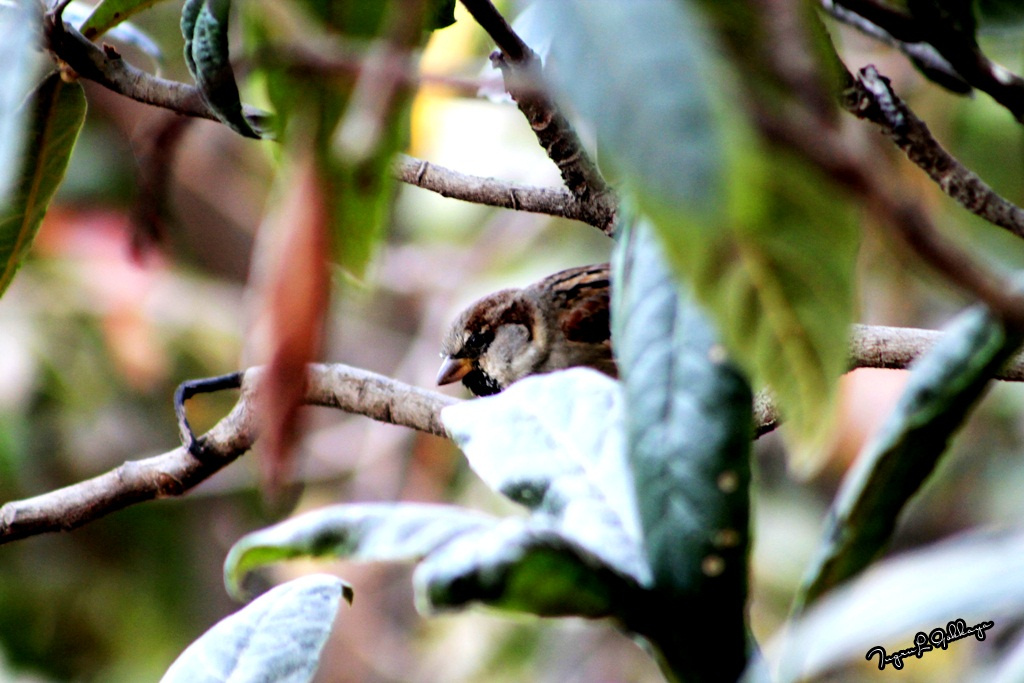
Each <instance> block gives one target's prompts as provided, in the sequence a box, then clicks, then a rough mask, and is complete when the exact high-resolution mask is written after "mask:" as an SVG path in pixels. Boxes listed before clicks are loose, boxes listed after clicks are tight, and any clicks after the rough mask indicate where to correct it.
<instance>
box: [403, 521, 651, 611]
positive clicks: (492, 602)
mask: <svg viewBox="0 0 1024 683" xmlns="http://www.w3.org/2000/svg"><path fill="white" fill-rule="evenodd" d="M414 582H415V585H416V594H417V600H418V603H419V605H420V609H421V611H428V610H436V609H453V608H460V607H464V606H466V605H468V604H471V603H483V604H485V605H489V606H491V607H498V608H500V609H504V610H510V611H517V612H525V613H529V614H536V615H538V616H548V617H554V616H582V617H589V618H598V617H607V616H621V615H622V614H623V613H624V612H626V611H628V609H629V605H630V603H631V602H634V601H636V598H637V596H638V594H639V587H638V586H637V584H636V582H635V581H633V579H632V578H630V577H626V576H623V575H622V574H620V573H618V572H616V571H614V570H613V569H611V568H610V567H608V566H607V565H606V564H605V563H604V562H603V560H601V559H599V558H598V557H596V556H595V555H593V554H592V553H591V552H589V551H588V550H587V549H585V548H582V547H581V546H579V545H578V544H576V543H575V542H573V541H572V540H571V539H568V538H566V537H565V536H564V535H562V534H561V533H560V530H558V529H555V528H552V527H548V526H546V525H545V524H544V523H543V520H542V519H541V518H538V517H536V516H535V517H532V518H531V519H530V520H528V521H526V522H525V523H524V522H523V521H522V520H518V519H508V520H505V521H504V522H502V523H501V524H498V525H496V526H494V527H492V528H489V529H486V530H481V531H477V532H470V533H467V534H464V535H462V536H460V537H458V538H456V539H455V540H453V541H452V542H451V543H449V544H448V545H446V546H444V547H442V548H440V549H439V550H438V551H437V552H435V553H433V554H431V555H430V556H428V557H427V558H426V559H425V560H424V561H423V562H422V563H421V564H420V566H419V567H417V568H416V573H415V575H414Z"/></svg>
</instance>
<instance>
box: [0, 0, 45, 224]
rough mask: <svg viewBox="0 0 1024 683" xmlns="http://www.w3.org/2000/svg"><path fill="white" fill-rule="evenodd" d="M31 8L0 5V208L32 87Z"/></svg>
mask: <svg viewBox="0 0 1024 683" xmlns="http://www.w3.org/2000/svg"><path fill="white" fill-rule="evenodd" d="M34 5H35V3H34V2H31V0H19V1H18V2H15V3H14V4H12V5H9V6H8V5H0V35H2V36H3V37H4V39H3V40H2V41H0V64H3V65H4V67H3V68H2V69H0V207H2V206H3V205H4V202H5V201H6V199H7V195H8V193H9V192H10V190H11V187H12V186H13V184H14V182H15V180H16V179H17V173H18V169H19V164H18V161H19V159H20V156H21V149H22V143H23V142H24V139H25V135H24V132H23V120H24V116H25V109H24V107H22V106H21V105H22V103H23V101H24V98H25V95H26V94H27V93H28V91H29V89H30V88H31V87H32V81H33V78H32V76H33V73H34V68H33V67H34V66H35V61H34V59H33V56H34V54H35V32H36V30H38V26H39V14H38V12H33V8H34Z"/></svg>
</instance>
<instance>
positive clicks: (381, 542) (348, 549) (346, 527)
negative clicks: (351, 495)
mask: <svg viewBox="0 0 1024 683" xmlns="http://www.w3.org/2000/svg"><path fill="white" fill-rule="evenodd" d="M494 522H495V520H494V518H493V517H488V516H486V515H481V514H477V513H473V512H470V511H468V510H463V509H460V508H455V507H450V506H442V505H423V504H417V503H403V504H401V505H385V504H360V505H336V506H332V507H326V508H322V509H320V510H315V511H313V512H308V513H306V514H304V515H300V516H298V517H295V518H293V519H289V520H287V521H284V522H281V523H280V524H276V525H274V526H271V527H268V528H266V529H262V530H260V531H255V532H253V533H251V534H248V535H246V536H243V537H242V538H241V540H239V541H238V542H237V543H235V545H234V546H233V547H232V548H231V551H230V552H229V553H228V556H227V559H226V560H225V561H224V583H225V585H226V586H227V587H228V592H229V593H231V594H232V595H234V596H240V595H241V593H242V591H241V590H240V585H241V581H242V579H243V578H244V576H245V574H246V573H247V572H249V571H252V570H253V569H255V568H257V567H261V566H263V565H267V564H271V563H273V562H279V561H281V560H286V559H294V558H297V557H349V558H352V559H356V560H369V561H375V562H376V561H397V560H403V561H407V560H419V559H421V558H422V557H424V556H425V555H427V554H428V553H430V552H432V551H434V550H436V549H437V548H438V547H440V546H442V545H444V544H445V543H448V542H449V541H451V540H452V539H453V538H455V537H456V536H459V535H461V534H465V533H467V532H469V531H473V530H477V529H480V528H483V527H486V526H490V525H492V524H494Z"/></svg>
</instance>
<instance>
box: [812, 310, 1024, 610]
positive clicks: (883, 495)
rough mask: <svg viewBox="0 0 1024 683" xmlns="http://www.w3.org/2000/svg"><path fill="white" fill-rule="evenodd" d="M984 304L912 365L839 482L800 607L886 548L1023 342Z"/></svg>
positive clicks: (951, 328) (846, 577) (956, 322)
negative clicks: (903, 516) (874, 433)
mask: <svg viewBox="0 0 1024 683" xmlns="http://www.w3.org/2000/svg"><path fill="white" fill-rule="evenodd" d="M1020 344H1021V336H1020V335H1018V334H1013V335H1009V334H1007V332H1006V330H1005V328H1004V327H1003V325H1002V323H1000V322H999V321H998V320H997V319H995V318H994V317H993V316H992V315H991V314H989V313H988V312H987V311H986V310H985V309H983V308H981V307H975V308H972V309H969V310H968V311H966V312H965V313H964V314H963V315H961V316H960V317H959V318H957V320H956V321H955V322H954V323H953V324H952V325H951V326H950V328H949V330H948V331H947V332H946V334H945V335H944V336H943V337H942V339H941V340H939V342H938V343H937V344H936V345H935V347H934V348H932V349H931V350H930V351H929V352H928V353H927V354H926V355H925V356H923V357H922V358H921V359H920V360H919V361H917V362H916V363H915V364H914V366H913V372H912V373H911V375H910V380H909V382H908V383H907V388H906V389H905V390H904V392H903V396H902V397H901V398H900V402H899V404H898V405H897V406H896V408H895V410H894V411H893V413H892V415H891V416H890V417H889V419H888V420H887V421H886V423H885V425H884V426H883V427H882V429H881V431H880V432H879V435H878V436H877V437H876V438H875V439H874V440H873V441H872V442H871V443H870V444H869V445H868V446H867V447H866V448H865V449H864V452H862V453H861V454H860V457H859V458H858V459H857V462H856V464H855V465H854V466H853V467H852V468H851V469H850V471H849V472H848V473H847V475H846V477H845V478H844V480H843V484H842V487H841V488H840V490H839V493H838V494H837V495H836V499H835V501H834V502H833V504H832V509H831V511H830V513H829V518H828V525H827V529H826V532H825V540H824V542H823V544H822V547H821V549H820V551H819V554H818V557H817V558H816V560H815V562H814V563H813V564H812V565H811V567H810V568H809V570H808V573H807V577H806V579H805V582H804V587H803V590H802V592H801V597H800V598H799V599H798V609H799V608H800V606H802V605H803V604H805V603H810V602H813V601H814V600H815V599H816V598H817V597H818V596H820V595H821V594H822V593H824V592H825V591H826V590H828V589H830V588H832V587H834V586H836V585H837V584H839V583H841V582H842V581H844V580H846V579H848V578H849V577H851V576H853V575H854V574H856V573H857V572H859V571H861V570H862V569H864V568H865V567H866V566H867V565H868V564H869V563H870V562H871V561H872V560H874V559H875V557H877V556H878V554H879V553H881V552H882V550H884V548H885V547H886V545H887V544H888V542H889V538H890V537H891V536H892V532H893V529H894V528H895V527H896V522H897V520H898V518H899V514H900V512H901V511H902V510H903V508H904V507H905V506H906V504H907V502H908V501H909V500H910V499H911V498H912V497H913V496H914V494H915V493H916V492H917V490H918V489H919V488H920V487H921V485H922V484H923V483H924V482H925V480H926V479H927V478H928V477H929V475H931V473H932V472H933V471H934V470H935V468H936V466H937V465H938V463H939V460H940V458H941V456H942V454H943V453H944V452H945V450H946V447H947V445H948V443H949V440H950V438H951V437H952V436H953V434H954V433H955V432H956V431H957V430H958V429H959V428H960V426H961V425H962V424H963V423H964V421H965V420H966V419H967V417H968V415H970V412H971V410H972V409H973V408H974V406H975V405H976V404H977V402H978V401H979V400H980V399H981V397H982V395H983V394H984V391H985V388H986V386H987V385H988V381H989V379H990V378H991V377H992V375H993V373H995V372H996V371H997V370H998V369H999V368H1000V367H1001V366H1002V365H1003V364H1004V363H1005V362H1006V360H1007V359H1008V358H1009V357H1010V356H1011V355H1012V354H1013V352H1014V351H1015V350H1016V349H1017V348H1018V347H1019V346H1020Z"/></svg>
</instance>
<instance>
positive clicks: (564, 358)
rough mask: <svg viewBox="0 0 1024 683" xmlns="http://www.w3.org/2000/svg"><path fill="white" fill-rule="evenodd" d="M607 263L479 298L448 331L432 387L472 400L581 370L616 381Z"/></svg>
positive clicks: (556, 274)
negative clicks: (461, 388) (455, 387)
mask: <svg viewBox="0 0 1024 683" xmlns="http://www.w3.org/2000/svg"><path fill="white" fill-rule="evenodd" d="M610 295H611V293H610V279H609V268H608V264H607V263H601V264H597V265H592V266H581V267H579V268H570V269H568V270H563V271H561V272H559V273H555V274H554V275H549V276H548V277H546V278H544V279H543V280H540V281H539V282H535V283H533V284H532V285H530V286H528V287H525V288H523V289H503V290H501V291H500V292H495V293H494V294H490V295H488V296H485V297H484V298H482V299H480V300H479V301H477V302H476V303H474V304H473V305H472V306H470V307H469V308H467V309H466V310H465V311H463V312H462V314H461V315H460V316H459V317H458V318H457V319H456V320H455V322H454V323H453V324H452V327H451V329H450V330H449V332H448V335H447V336H446V337H445V340H444V343H443V344H442V346H441V351H442V355H443V356H444V362H442V363H441V369H440V370H439V371H438V373H437V383H438V384H439V385H440V384H450V383H452V382H455V381H457V380H460V379H461V380H462V383H463V384H465V385H466V387H468V388H469V390H470V391H472V392H473V393H474V394H476V395H477V396H488V395H490V394H496V393H498V392H499V391H502V390H503V389H505V388H506V387H508V386H509V385H510V384H512V383H513V382H516V381H518V380H520V379H522V378H523V377H526V376H528V375H536V374H540V373H544V372H552V371H554V370H561V369H563V368H569V367H574V366H577V365H584V366H588V367H592V368H594V369H596V370H600V371H601V372H603V373H605V374H607V375H610V376H612V377H616V376H618V371H617V370H616V367H615V361H614V360H613V359H612V345H611V329H610V324H609V323H610V300H611V296H610Z"/></svg>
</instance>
